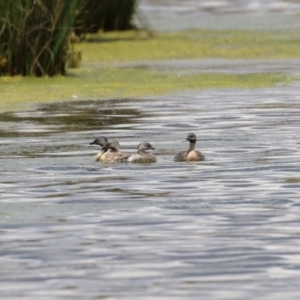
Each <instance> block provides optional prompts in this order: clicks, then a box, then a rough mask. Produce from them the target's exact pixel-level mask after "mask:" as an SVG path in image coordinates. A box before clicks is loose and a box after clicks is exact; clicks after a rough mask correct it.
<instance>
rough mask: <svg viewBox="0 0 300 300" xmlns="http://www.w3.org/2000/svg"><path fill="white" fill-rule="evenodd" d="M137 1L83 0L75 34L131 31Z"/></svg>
mask: <svg viewBox="0 0 300 300" xmlns="http://www.w3.org/2000/svg"><path fill="white" fill-rule="evenodd" d="M136 5H137V0H85V1H84V9H83V10H82V11H81V13H80V14H79V15H78V18H77V25H78V26H76V27H77V28H76V33H77V34H78V35H81V34H82V33H96V32H97V31H98V30H103V31H114V30H129V29H133V27H134V26H133V25H132V22H131V21H132V16H133V14H134V13H135V9H136Z"/></svg>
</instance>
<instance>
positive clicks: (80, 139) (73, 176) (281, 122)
mask: <svg viewBox="0 0 300 300" xmlns="http://www.w3.org/2000/svg"><path fill="white" fill-rule="evenodd" d="M298 90H299V88H298V87H297V86H294V87H292V86H291V87H286V88H285V87H278V88H270V89H258V90H247V89H241V90H235V89H233V90H231V89H224V90H206V91H190V92H184V93H182V94H174V95H169V96H162V97H153V98H142V99H120V100H114V101H112V100H107V101H83V102H80V101H78V102H69V103H58V104H49V105H43V106H38V107H36V108H33V109H32V110H29V111H25V112H12V113H9V112H7V113H4V114H2V115H1V123H0V135H1V148H0V149H1V152H0V170H1V175H0V176H1V183H0V199H1V200H0V233H1V234H0V244H1V247H0V281H1V288H0V295H1V299H67V298H70V299H154V298H156V299H200V298H201V299H254V298H255V299H282V298H283V297H286V298H288V299H299V294H300V291H299V284H298V283H299V280H300V260H299V255H300V250H299V246H300V229H299V228H300V226H299V225H300V176H299V172H300V165H299V160H300V151H299V144H300V137H299V136H300V134H299V133H300V129H299V121H300V102H299V100H300V96H299V93H298ZM188 132H194V133H196V134H197V137H198V141H197V149H198V150H201V151H202V152H203V153H204V154H205V156H206V160H205V161H203V162H197V163H185V162H183V163H181V162H180V163H175V162H174V161H173V156H174V154H175V153H176V152H177V151H180V150H184V149H186V148H187V143H186V142H184V140H185V137H186V134H187V133H188ZM100 135H105V136H108V137H112V138H116V139H117V140H118V141H119V142H120V144H121V147H122V148H123V149H124V150H125V149H126V150H128V151H135V148H136V146H137V144H138V143H139V142H140V141H143V140H148V141H149V142H151V144H152V145H153V146H154V147H155V151H153V152H154V153H155V154H156V156H157V160H158V161H157V163H154V164H149V165H138V164H103V163H94V162H93V156H94V155H95V154H96V153H97V152H98V150H99V149H98V148H97V146H91V145H89V143H90V142H91V141H92V140H93V139H94V137H96V136H100ZM199 297H200V298H199Z"/></svg>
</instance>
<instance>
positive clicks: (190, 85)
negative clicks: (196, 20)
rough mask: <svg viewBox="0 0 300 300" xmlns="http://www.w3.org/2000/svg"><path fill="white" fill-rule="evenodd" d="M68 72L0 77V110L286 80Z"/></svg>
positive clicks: (247, 76)
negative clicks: (62, 73)
mask: <svg viewBox="0 0 300 300" xmlns="http://www.w3.org/2000/svg"><path fill="white" fill-rule="evenodd" d="M70 74H71V76H67V77H63V76H56V77H53V78H31V77H18V78H14V77H12V78H11V80H10V78H0V90H1V99H3V101H1V103H0V110H1V111H6V110H19V109H24V108H25V107H26V103H45V102H53V101H65V100H76V99H78V100H79V99H107V98H115V97H142V96H151V95H161V94H165V93H172V92H179V91H183V90H191V89H207V88H262V87H266V86H276V85H278V84H288V82H289V79H288V78H287V77H286V76H285V75H281V74H269V73H268V74H222V73H200V74H187V75H178V74H174V73H162V72H153V71H151V72H150V71H148V70H144V69H133V68H104V69H101V70H98V69H84V68H82V69H78V70H74V71H73V70H72V72H70Z"/></svg>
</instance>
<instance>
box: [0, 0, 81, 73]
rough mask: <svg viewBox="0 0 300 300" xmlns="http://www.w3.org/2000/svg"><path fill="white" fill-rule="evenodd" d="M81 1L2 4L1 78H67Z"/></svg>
mask: <svg viewBox="0 0 300 300" xmlns="http://www.w3.org/2000/svg"><path fill="white" fill-rule="evenodd" d="M81 1H82V0H0V76H1V75H23V76H25V75H32V76H43V75H49V76H52V75H55V74H65V72H66V60H67V51H68V39H69V36H70V34H71V32H72V30H73V25H74V20H75V16H76V10H77V9H78V8H79V7H80V3H81Z"/></svg>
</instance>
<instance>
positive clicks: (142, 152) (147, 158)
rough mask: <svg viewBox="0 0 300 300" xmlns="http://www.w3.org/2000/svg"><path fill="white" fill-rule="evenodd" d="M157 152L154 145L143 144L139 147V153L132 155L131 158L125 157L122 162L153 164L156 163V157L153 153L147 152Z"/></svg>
mask: <svg viewBox="0 0 300 300" xmlns="http://www.w3.org/2000/svg"><path fill="white" fill-rule="evenodd" d="M149 149H152V150H155V148H153V147H152V145H151V144H150V143H148V142H142V143H140V144H139V145H138V148H137V153H133V154H130V155H129V156H125V157H124V158H123V159H122V161H123V162H131V163H153V162H156V157H155V156H154V154H152V153H147V152H146V150H149Z"/></svg>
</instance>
